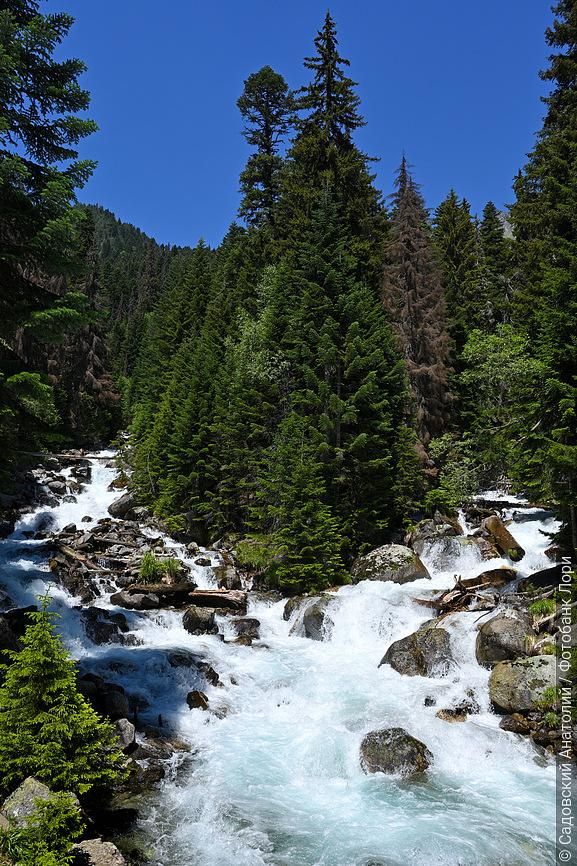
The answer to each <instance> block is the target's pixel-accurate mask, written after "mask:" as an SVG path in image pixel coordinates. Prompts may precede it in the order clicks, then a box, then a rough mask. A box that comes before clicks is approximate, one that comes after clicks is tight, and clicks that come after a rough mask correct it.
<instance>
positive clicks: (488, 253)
mask: <svg viewBox="0 0 577 866" xmlns="http://www.w3.org/2000/svg"><path fill="white" fill-rule="evenodd" d="M479 240H480V245H481V260H480V279H479V283H480V295H481V300H482V309H481V314H482V319H481V320H480V327H481V328H482V329H483V330H487V331H490V330H494V328H495V327H496V326H497V325H499V324H503V323H506V322H508V321H509V319H510V305H511V249H510V247H511V245H510V242H509V241H508V240H507V238H506V237H505V231H504V228H503V223H502V221H501V219H500V216H499V211H498V210H497V208H496V207H495V205H494V204H493V202H492V201H490V202H487V204H486V205H485V207H484V209H483V219H482V220H481V225H480V227H479Z"/></svg>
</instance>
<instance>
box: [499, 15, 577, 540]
mask: <svg viewBox="0 0 577 866" xmlns="http://www.w3.org/2000/svg"><path fill="white" fill-rule="evenodd" d="M554 12H555V15H556V18H555V20H554V22H553V25H552V27H550V28H548V30H547V31H546V40H547V43H548V45H549V46H550V47H551V48H552V49H553V53H552V54H551V56H550V58H549V66H548V68H547V69H546V70H545V71H544V72H543V73H542V78H543V79H544V80H545V81H548V82H550V83H551V85H552V90H551V92H550V94H549V96H547V97H546V98H545V103H546V106H547V113H546V116H545V120H544V122H543V128H542V130H541V132H540V134H539V136H538V138H537V143H536V145H535V147H534V149H533V151H532V152H531V153H530V155H529V160H528V162H527V164H526V166H525V169H524V171H523V172H522V173H520V174H519V176H518V177H517V179H516V181H515V185H514V189H515V194H516V201H515V203H514V205H513V207H512V208H511V218H512V222H513V226H514V232H515V238H516V244H515V257H516V260H517V262H518V264H519V266H520V268H521V270H522V278H521V280H520V281H519V284H518V285H517V287H516V292H515V297H514V299H513V320H514V322H515V323H516V324H517V325H518V326H520V327H523V328H524V329H526V330H527V331H528V333H529V336H530V338H531V341H532V346H533V349H534V352H535V353H536V355H537V357H538V358H539V359H540V360H542V361H543V362H544V363H545V364H546V366H547V367H548V368H550V369H551V371H552V375H551V376H550V378H549V379H548V380H547V381H546V382H545V383H544V394H545V396H546V405H547V407H548V410H549V411H548V412H546V415H547V416H548V419H549V420H548V421H547V422H546V423H543V424H542V425H541V427H540V433H541V441H540V443H539V448H538V451H539V453H540V454H541V456H542V466H543V471H542V473H541V477H542V479H543V482H544V486H545V487H547V485H548V482H547V477H548V476H549V478H550V479H551V480H550V483H551V484H552V487H553V491H554V493H555V495H556V496H557V497H558V498H559V499H560V501H561V502H562V503H563V504H564V505H565V506H566V508H567V514H568V518H569V522H570V525H571V529H572V536H573V545H574V546H577V516H576V514H577V512H576V509H577V416H576V414H575V404H576V402H577V389H576V376H577V336H576V333H575V320H576V317H577V3H576V2H575V0H561V2H559V3H557V4H556V6H555V7H554Z"/></svg>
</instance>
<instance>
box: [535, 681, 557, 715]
mask: <svg viewBox="0 0 577 866" xmlns="http://www.w3.org/2000/svg"><path fill="white" fill-rule="evenodd" d="M558 701H559V689H558V687H557V686H549V688H547V689H545V691H544V692H543V697H542V698H541V700H540V701H539V702H538V704H537V706H538V707H539V709H541V710H553V709H554V708H555V707H556V706H557V703H558Z"/></svg>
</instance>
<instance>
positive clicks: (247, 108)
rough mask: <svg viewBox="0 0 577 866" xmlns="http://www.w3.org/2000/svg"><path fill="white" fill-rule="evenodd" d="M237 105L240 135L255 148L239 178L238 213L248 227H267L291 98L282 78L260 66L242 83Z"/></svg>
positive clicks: (275, 196)
mask: <svg viewBox="0 0 577 866" xmlns="http://www.w3.org/2000/svg"><path fill="white" fill-rule="evenodd" d="M237 106H238V108H239V110H240V113H241V114H242V117H243V120H244V122H245V127H244V130H243V135H244V137H245V138H246V140H247V142H248V143H249V144H250V145H251V147H253V148H255V152H254V153H252V154H251V155H250V157H249V159H248V162H247V164H246V167H245V169H244V170H243V172H242V173H241V176H240V188H241V193H242V201H241V204H240V208H239V214H240V216H241V217H243V218H244V219H245V220H246V221H247V222H248V223H249V224H251V225H256V226H259V225H263V224H269V225H270V224H272V223H273V221H274V210H275V205H276V203H277V201H278V198H279V195H280V188H281V182H280V174H281V170H282V166H283V159H282V156H281V155H280V153H279V151H280V148H281V146H282V144H283V141H284V139H285V136H286V135H287V134H288V131H289V129H290V126H291V121H292V117H293V97H292V94H291V92H290V91H289V88H288V85H287V83H286V81H285V80H284V78H283V77H282V75H280V74H279V73H278V72H275V71H274V69H271V67H270V66H263V68H262V69H260V70H259V71H258V72H254V73H253V74H252V75H249V77H248V78H247V80H246V81H245V82H244V90H243V93H242V96H240V98H239V99H238V102H237Z"/></svg>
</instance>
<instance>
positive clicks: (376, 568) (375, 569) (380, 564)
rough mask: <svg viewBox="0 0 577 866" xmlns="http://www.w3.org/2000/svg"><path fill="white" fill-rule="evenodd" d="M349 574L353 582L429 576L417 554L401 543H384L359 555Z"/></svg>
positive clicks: (401, 579)
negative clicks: (363, 554)
mask: <svg viewBox="0 0 577 866" xmlns="http://www.w3.org/2000/svg"><path fill="white" fill-rule="evenodd" d="M351 574H352V577H353V582H354V583H358V582H359V581H360V580H385V581H388V580H390V581H393V582H394V583H409V582H410V581H413V580H419V579H420V578H424V577H427V578H430V576H431V575H430V574H429V572H428V571H427V569H426V568H425V566H424V565H423V563H422V562H421V560H420V559H419V557H418V556H417V554H416V553H415V552H414V551H413V550H411V549H410V548H409V547H405V546H404V545H402V544H384V545H383V546H382V547H377V549H376V550H372V551H371V552H370V553H367V554H366V555H365V556H359V557H358V558H357V559H355V561H354V562H353V566H352V568H351Z"/></svg>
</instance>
